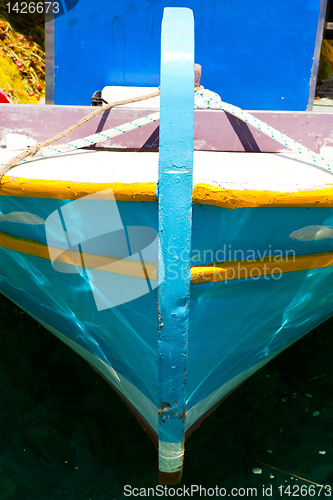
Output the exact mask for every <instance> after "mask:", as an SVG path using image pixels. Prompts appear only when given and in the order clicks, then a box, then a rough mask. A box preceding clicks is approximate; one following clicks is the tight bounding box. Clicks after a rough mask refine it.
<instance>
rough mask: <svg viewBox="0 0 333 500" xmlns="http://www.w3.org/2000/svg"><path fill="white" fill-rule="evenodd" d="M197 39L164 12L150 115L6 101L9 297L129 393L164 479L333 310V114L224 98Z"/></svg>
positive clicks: (185, 17) (1, 194)
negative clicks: (209, 83) (203, 78)
mask: <svg viewBox="0 0 333 500" xmlns="http://www.w3.org/2000/svg"><path fill="white" fill-rule="evenodd" d="M193 33H194V22H193V15H192V12H191V10H189V9H183V8H166V9H165V11H164V18H163V23H162V43H161V46H162V48H161V88H160V91H159V90H156V91H154V92H152V93H150V94H148V95H149V96H150V99H148V100H144V101H140V102H141V104H140V105H138V104H136V105H135V106H134V105H128V102H127V101H126V100H124V99H120V101H119V100H118V101H117V104H122V105H121V106H117V107H113V108H112V111H111V112H110V107H112V105H106V106H105V107H101V108H99V109H98V110H97V111H96V112H95V115H94V116H93V117H92V118H91V108H90V107H87V106H82V107H80V106H53V105H49V106H30V105H14V106H13V105H8V104H1V105H0V109H1V113H0V124H1V125H0V129H1V135H2V137H3V138H4V141H3V146H2V148H1V151H0V154H1V157H0V158H1V162H0V164H1V167H0V173H1V176H2V178H1V186H0V203H1V214H0V278H1V279H0V290H1V292H2V293H3V294H4V295H6V296H7V297H9V298H10V299H11V300H12V301H13V302H14V303H15V304H17V305H18V306H19V307H21V308H22V309H23V310H24V311H26V312H27V313H28V314H30V316H32V317H33V318H35V319H36V321H37V322H39V323H40V324H41V325H43V326H44V327H45V328H47V329H48V330H49V331H51V332H52V333H53V334H54V335H56V336H57V337H58V338H60V339H61V340H62V341H63V342H64V343H65V344H67V345H68V346H70V347H71V348H72V349H73V350H74V351H76V352H77V353H78V354H79V355H80V356H82V358H84V359H85V360H86V361H87V362H88V363H89V364H90V365H91V366H92V367H93V368H94V369H95V370H97V371H98V372H99V373H100V374H101V376H102V377H104V379H105V380H106V381H107V382H108V383H109V384H110V385H111V386H112V388H113V389H114V390H115V391H116V392H117V393H118V394H119V396H120V397H121V399H122V400H123V401H124V402H125V403H126V404H127V406H128V407H129V408H130V410H131V411H132V412H133V413H134V414H135V415H136V417H137V419H138V420H139V422H140V423H141V424H142V425H143V427H144V428H145V429H146V431H147V432H148V434H149V435H150V436H151V438H152V440H153V442H154V443H155V444H156V446H157V448H158V457H159V465H158V470H159V480H160V482H162V483H164V484H176V483H177V482H179V481H180V479H181V473H182V466H183V458H184V443H185V439H187V438H188V437H189V436H190V435H191V434H192V432H193V431H194V430H195V429H196V428H197V427H198V425H199V424H200V423H201V422H202V421H203V420H204V419H205V418H206V417H207V416H208V415H209V414H210V413H211V412H212V411H213V410H214V409H215V408H216V406H217V405H218V404H220V403H221V401H223V399H224V398H226V397H227V396H228V395H229V394H230V393H231V392H232V391H234V390H235V389H236V388H237V387H238V386H239V385H240V384H242V383H243V382H244V381H245V380H246V379H248V378H249V377H250V376H251V375H252V374H253V373H255V372H256V371H257V370H258V369H260V368H261V367H262V366H263V365H265V364H266V363H268V362H269V361H270V360H271V359H272V358H274V357H275V356H277V355H278V354H279V353H281V352H282V351H283V350H284V349H286V348H287V347H288V346H290V345H291V344H293V343H294V342H295V341H297V340H298V339H299V338H301V337H302V336H303V335H305V334H306V333H307V332H309V331H310V330H311V329H313V328H314V327H316V326H317V325H318V324H320V323H321V322H323V321H324V320H326V319H327V318H329V317H330V316H332V315H333V300H332V296H333V190H332V187H333V177H332V172H331V170H330V169H331V166H330V164H329V162H327V160H326V159H325V158H326V157H329V156H330V154H332V152H333V149H332V147H333V139H332V135H331V130H332V126H333V115H330V114H323V113H321V114H316V113H310V112H285V111H283V112H282V111H280V112H270V111H260V112H259V111H257V112H252V113H249V112H245V111H243V110H240V109H239V108H237V107H235V106H232V105H229V104H227V103H224V102H222V101H221V99H220V98H219V96H217V95H216V94H214V92H210V91H207V90H205V89H202V88H201V87H198V80H197V82H196V86H195V75H194V34H193ZM137 93H138V90H137V89H133V92H132V94H133V95H132V102H134V101H135V100H137V97H135V96H136V95H137ZM146 94H147V92H146ZM159 94H160V95H159ZM122 97H123V96H122ZM145 97H147V95H146V96H145ZM156 99H158V100H159V101H160V102H159V103H158V105H159V108H160V109H159V110H156V107H155V105H156ZM126 103H127V105H125V104H126ZM107 106H109V107H107ZM89 117H90V118H91V119H89V120H88V118H89ZM75 122H76V123H77V124H79V125H80V126H74V127H70V125H72V124H73V123H75ZM64 127H69V128H68V129H67V132H66V133H68V130H70V133H69V135H68V138H67V139H66V141H67V142H66V143H60V144H59V140H57V141H51V142H52V144H51V142H50V140H49V138H50V137H53V139H54V138H58V139H59V137H63V136H64V134H63V133H62V130H63V129H64ZM278 130H279V131H278ZM289 136H290V137H289ZM97 145H98V146H97ZM324 153H325V154H324Z"/></svg>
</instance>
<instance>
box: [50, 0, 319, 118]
mask: <svg viewBox="0 0 333 500" xmlns="http://www.w3.org/2000/svg"><path fill="white" fill-rule="evenodd" d="M322 1H325V0H322ZM166 6H167V7H189V8H191V9H192V10H193V12H194V20H195V47H196V48H195V60H196V62H197V63H199V64H201V65H202V68H203V70H202V84H203V85H204V86H205V87H207V88H210V89H211V90H214V91H216V92H218V93H219V94H220V95H221V97H222V99H223V100H225V101H228V102H231V103H233V104H235V105H238V106H240V107H243V108H246V109H276V110H278V109H280V110H305V109H306V106H307V103H308V97H309V88H310V78H311V69H312V64H313V55H314V50H315V43H316V34H317V25H318V16H319V8H320V0H292V1H290V0H279V1H278V0H272V1H267V0H237V1H233V2H231V1H230V0H187V1H180V0H178V1H177V0H118V1H110V0H95V1H92V0H80V1H79V2H78V4H77V5H76V7H75V8H74V9H72V10H70V11H69V12H67V14H65V15H63V16H61V17H59V18H58V19H56V20H55V103H56V104H85V105H89V104H90V103H91V96H92V94H93V92H94V91H95V90H101V89H102V88H103V87H104V86H105V85H137V86H146V85H147V86H149V85H154V86H155V85H159V83H160V76H159V73H160V45H161V44H160V38H161V22H162V14H163V8H164V7H166Z"/></svg>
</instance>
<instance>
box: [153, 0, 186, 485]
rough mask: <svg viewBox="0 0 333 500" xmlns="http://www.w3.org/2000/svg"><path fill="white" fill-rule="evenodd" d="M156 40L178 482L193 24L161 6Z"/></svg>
mask: <svg viewBox="0 0 333 500" xmlns="http://www.w3.org/2000/svg"><path fill="white" fill-rule="evenodd" d="M161 45H162V47H161V110H160V112H161V116H160V146H159V147H160V154H159V182H158V203H159V212H158V221H159V238H160V265H159V273H160V274H159V279H160V284H159V289H158V300H159V338H158V360H159V417H158V419H159V420H158V442H159V480H160V482H162V483H164V484H175V483H177V482H179V481H180V479H181V474H182V466H183V457H184V435H185V412H186V394H185V382H186V358H187V336H188V328H189V306H190V282H191V270H190V258H191V229H192V171H193V138H194V22H193V13H192V11H191V10H190V9H185V8H166V9H164V16H163V22H162V44H161ZM162 264H163V265H162ZM163 275H164V279H163Z"/></svg>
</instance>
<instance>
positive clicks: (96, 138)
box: [0, 89, 333, 173]
mask: <svg viewBox="0 0 333 500" xmlns="http://www.w3.org/2000/svg"><path fill="white" fill-rule="evenodd" d="M194 107H195V108H204V109H223V110H224V111H227V112H228V113H231V114H232V115H233V116H236V118H239V119H240V120H242V121H243V122H245V123H247V124H248V125H251V126H252V127H254V128H256V129H257V130H259V131H260V132H262V133H263V134H265V135H267V136H268V137H271V138H272V139H274V140H276V141H277V142H279V143H280V144H282V145H283V146H286V147H287V148H289V149H291V150H292V151H296V152H297V153H299V154H300V155H304V156H306V157H307V158H309V159H310V160H311V161H312V162H313V163H314V164H315V165H316V166H317V167H320V168H321V169H324V170H327V171H329V172H330V173H333V167H332V166H331V165H330V164H329V163H328V162H327V160H325V158H323V157H321V156H320V155H318V154H317V153H314V152H313V151H311V150H310V149H308V148H306V147H304V146H302V144H300V143H299V142H297V141H295V140H293V139H291V138H290V137H288V136H287V135H285V134H283V133H282V132H279V131H278V130H276V129H275V128H273V127H271V126H270V125H268V124H267V123H265V122H263V121H261V120H259V119H258V118H255V117H254V116H253V115H251V114H250V113H248V112H247V111H243V110H242V109H240V108H238V107H237V106H233V105H232V104H228V103H226V102H223V101H221V98H220V97H219V95H218V94H216V93H215V92H212V91H210V90H206V89H203V90H201V89H200V90H199V91H198V92H196V93H195V101H194ZM159 118H160V113H159V112H156V113H152V114H151V115H148V116H145V117H143V118H139V119H138V120H135V121H131V122H128V123H124V124H123V125H119V126H118V127H113V128H111V129H108V130H105V131H103V132H99V133H97V134H93V135H90V136H88V137H83V138H82V139H78V140H76V141H73V142H66V143H64V144H60V145H58V146H53V147H52V146H47V147H44V148H43V149H42V150H39V151H38V152H37V153H36V154H35V155H33V156H28V157H26V158H25V159H23V160H21V161H20V162H18V163H17V165H19V164H21V163H26V162H29V161H34V160H38V159H41V158H47V157H51V156H55V155H58V154H61V153H66V152H69V151H73V150H75V149H79V148H83V147H86V146H90V145H92V144H98V143H99V142H103V141H105V140H107V139H111V138H113V137H117V136H118V135H121V134H125V133H126V132H130V131H131V130H135V129H137V128H141V127H144V126H145V125H148V124H149V123H153V122H156V121H158V120H159ZM7 162H8V160H7V161H6V162H5V163H1V164H0V169H1V167H3V166H4V165H6V163H7Z"/></svg>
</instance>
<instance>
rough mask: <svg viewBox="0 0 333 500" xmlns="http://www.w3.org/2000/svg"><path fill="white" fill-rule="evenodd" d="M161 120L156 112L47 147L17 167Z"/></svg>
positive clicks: (22, 161) (2, 164)
mask: <svg viewBox="0 0 333 500" xmlns="http://www.w3.org/2000/svg"><path fill="white" fill-rule="evenodd" d="M159 118H160V113H159V112H156V113H152V114H151V115H148V116H145V117H143V118H139V119H138V120H135V121H132V122H127V123H124V124H123V125H119V126H118V127H113V128H110V129H108V130H104V131H103V132H98V133H97V134H93V135H89V136H87V137H82V139H77V140H76V141H73V142H66V143H64V144H59V145H56V146H47V147H45V148H43V149H41V150H39V151H38V152H37V153H36V154H35V155H33V156H27V158H24V159H23V160H21V161H20V162H18V163H17V164H16V165H20V164H22V163H27V162H29V161H34V160H39V159H41V158H47V157H51V156H55V155H58V154H60V153H68V152H69V151H73V150H76V149H79V148H83V147H86V146H91V145H92V144H96V143H99V142H103V141H105V140H107V139H111V138H112V137H117V136H118V135H122V134H125V133H126V132H130V131H131V130H135V129H137V128H141V127H144V126H145V125H148V124H149V123H154V122H156V121H157V120H159ZM6 163H7V162H5V163H1V164H0V168H1V167H2V166H4V165H6Z"/></svg>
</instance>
